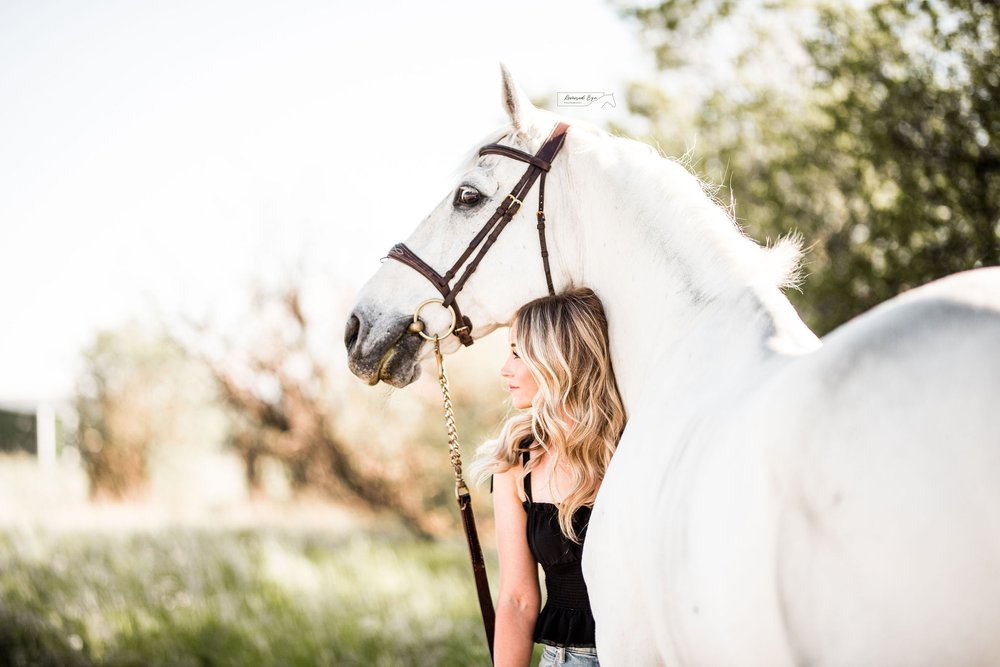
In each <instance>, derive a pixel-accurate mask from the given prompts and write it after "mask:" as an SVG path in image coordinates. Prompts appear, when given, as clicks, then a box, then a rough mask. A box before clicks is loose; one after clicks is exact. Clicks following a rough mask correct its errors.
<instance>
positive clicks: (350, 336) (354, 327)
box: [344, 315, 361, 354]
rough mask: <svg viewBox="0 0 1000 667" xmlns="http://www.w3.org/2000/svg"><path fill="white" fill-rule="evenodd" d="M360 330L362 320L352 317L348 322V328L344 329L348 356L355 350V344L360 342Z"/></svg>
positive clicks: (355, 316)
mask: <svg viewBox="0 0 1000 667" xmlns="http://www.w3.org/2000/svg"><path fill="white" fill-rule="evenodd" d="M360 330H361V320H359V319H358V316H357V315H351V317H350V319H348V320H347V327H346V328H345V329H344V345H345V346H346V347H347V353H348V354H350V353H351V351H352V350H353V349H354V344H355V343H357V342H358V331H360Z"/></svg>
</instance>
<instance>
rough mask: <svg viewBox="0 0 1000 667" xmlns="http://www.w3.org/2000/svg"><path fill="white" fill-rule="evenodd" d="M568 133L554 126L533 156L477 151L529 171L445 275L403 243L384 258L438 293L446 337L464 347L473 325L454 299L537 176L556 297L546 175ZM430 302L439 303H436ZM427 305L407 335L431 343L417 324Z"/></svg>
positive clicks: (545, 254)
mask: <svg viewBox="0 0 1000 667" xmlns="http://www.w3.org/2000/svg"><path fill="white" fill-rule="evenodd" d="M568 129H569V125H567V124H566V123H558V124H556V126H555V127H554V128H553V129H552V132H551V133H550V134H549V137H548V139H546V140H545V143H544V144H542V147H541V148H540V149H538V152H537V153H535V154H534V155H531V154H530V153H525V152H524V151H520V150H518V149H516V148H512V147H510V146H502V145H500V144H487V145H486V146H483V147H482V148H480V149H479V155H481V156H482V155H487V154H490V153H495V154H496V155H503V156H504V157H509V158H512V159H514V160H520V161H521V162H526V163H528V169H527V171H525V172H524V175H523V176H522V177H521V180H520V181H518V182H517V185H515V186H514V189H513V190H511V191H510V193H509V194H508V195H507V196H506V197H504V198H503V201H501V202H500V206H498V207H497V210H496V212H495V213H494V214H493V215H492V216H491V217H490V219H489V220H487V221H486V224H485V225H483V227H482V229H480V230H479V233H477V234H476V236H475V238H473V239H472V241H471V242H470V243H469V247H468V248H466V249H465V252H463V253H462V255H461V257H459V258H458V261H456V262H455V263H454V264H453V265H452V267H451V268H450V269H448V271H447V272H446V273H445V274H444V275H441V274H439V273H438V272H437V271H435V270H434V269H433V268H431V266H430V265H429V264H428V263H427V262H425V261H424V260H422V259H420V258H419V257H417V255H416V253H414V252H413V251H412V250H410V249H409V248H407V247H406V245H404V244H402V243H397V244H396V245H394V246H393V247H392V250H390V251H389V254H388V255H387V256H388V257H390V258H392V259H395V260H397V261H399V262H402V263H403V264H406V265H407V266H409V267H410V268H412V269H414V270H415V271H417V272H418V273H420V274H421V275H422V276H424V277H425V278H427V280H429V281H430V283H431V284H432V285H434V287H435V288H436V289H437V291H439V292H440V293H441V296H442V297H443V298H444V300H443V301H441V302H440V303H441V305H442V306H444V307H445V308H450V309H451V311H452V314H453V316H454V317H453V323H452V329H451V331H449V332H448V333H454V334H455V335H456V336H458V339H459V340H460V341H462V344H463V345H472V321H471V320H470V319H469V318H468V317H467V316H465V315H462V311H461V310H459V308H458V302H457V301H456V300H455V298H456V297H457V296H458V293H459V292H461V291H462V288H463V287H465V283H466V281H468V280H469V277H470V276H472V274H473V273H474V272H475V270H476V268H477V267H478V266H479V262H480V261H482V259H483V256H485V255H486V253H487V252H488V251H489V249H490V248H491V247H492V246H493V244H494V243H495V242H496V240H497V237H498V236H500V232H502V231H503V230H504V228H505V227H506V226H507V223H508V222H510V221H511V219H512V218H513V217H514V214H515V213H517V211H518V209H519V208H521V204H522V202H523V201H524V198H525V197H526V196H527V195H528V192H529V191H530V190H531V186H532V185H534V184H535V180H537V179H538V177H539V176H541V180H540V181H539V183H538V212H537V214H536V215H537V217H538V225H537V228H538V244H539V246H540V247H541V254H542V265H543V266H544V268H545V283H546V285H547V286H548V288H549V294H555V289H554V288H553V287H552V273H551V271H550V270H549V251H548V249H547V248H546V245H545V174H546V173H548V171H549V169H550V168H551V167H552V160H553V159H555V156H556V154H557V153H559V149H560V148H562V145H563V140H564V139H565V138H566V130H568ZM477 248H478V249H479V252H477V253H476V256H475V257H473V259H472V261H471V262H469V264H468V266H466V267H465V271H464V272H463V273H462V276H461V277H460V278H459V279H458V281H457V282H456V283H455V285H454V286H452V285H451V281H452V279H454V278H455V276H456V275H457V274H458V271H459V269H461V268H462V265H463V264H465V262H466V260H468V259H469V257H470V256H471V255H472V253H474V252H476V249H477ZM431 301H433V302H435V303H437V302H438V301H437V300H436V299H433V300H431ZM427 303H428V302H427V301H425V302H424V303H422V304H421V305H420V307H418V308H417V312H416V313H414V315H413V322H414V324H413V325H412V326H411V329H410V331H412V332H414V333H419V334H420V335H421V336H424V338H428V339H431V338H432V337H431V336H428V335H426V334H425V333H424V332H423V325H422V323H421V322H420V321H419V315H420V309H421V308H423V306H425V305H427ZM455 323H460V324H461V326H459V327H458V328H457V329H456V328H455ZM448 333H445V334H443V335H441V338H444V337H445V336H447V335H448Z"/></svg>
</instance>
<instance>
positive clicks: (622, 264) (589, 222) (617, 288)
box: [574, 183, 819, 411]
mask: <svg viewBox="0 0 1000 667" xmlns="http://www.w3.org/2000/svg"><path fill="white" fill-rule="evenodd" d="M593 185H594V187H595V188H599V187H600V186H599V185H598V184H597V183H594V184H593ZM638 187H641V186H638ZM593 192H595V191H592V197H593ZM602 194H603V195H605V196H601V197H597V198H596V199H597V200H598V201H599V202H600V203H595V199H593V198H588V199H589V200H590V203H589V204H588V205H587V210H582V209H581V210H579V211H578V212H577V213H576V214H575V216H574V217H576V219H577V221H578V223H579V224H582V225H583V228H584V230H585V232H584V238H583V244H584V247H583V248H582V254H583V255H584V256H585V257H586V263H585V266H584V268H582V270H581V274H580V275H581V276H582V279H581V281H580V282H582V284H584V285H588V286H591V287H593V288H594V289H595V290H596V291H597V292H598V294H599V295H600V296H601V298H602V300H603V301H604V303H605V307H606V309H607V311H608V319H609V328H610V332H609V333H610V336H611V343H612V358H613V362H614V364H615V373H616V377H617V380H618V385H619V389H620V390H621V393H622V398H623V400H624V401H625V404H626V407H627V408H628V409H629V410H630V411H632V410H634V409H635V408H636V407H637V406H638V405H639V402H640V401H642V400H643V399H644V398H646V397H647V395H648V394H647V392H652V391H655V393H656V398H657V400H658V401H674V402H678V401H683V402H685V403H688V402H691V401H697V400H699V397H714V396H720V395H722V394H723V393H725V392H727V391H729V390H731V389H732V388H733V387H735V386H737V385H738V384H739V383H740V381H741V380H743V379H745V378H749V377H751V376H753V375H754V373H755V371H757V370H759V369H760V368H761V364H762V363H764V362H766V361H767V360H769V359H772V358H774V356H775V355H782V354H801V353H804V352H808V351H811V350H813V349H815V348H816V347H818V346H819V341H818V339H817V338H816V337H815V336H814V335H813V334H812V332H811V331H809V329H808V328H807V327H806V326H805V324H803V323H802V320H801V319H800V318H799V316H798V314H797V313H796V312H795V310H794V309H793V308H792V306H791V304H790V303H789V302H788V300H787V299H786V298H785V297H784V295H783V294H781V292H780V290H779V289H778V288H777V287H775V286H773V285H768V284H766V283H763V284H762V283H755V282H753V281H751V280H747V277H746V275H745V272H744V274H742V275H740V273H739V272H738V271H737V272H729V271H728V270H727V266H726V262H727V261H729V260H731V257H728V256H726V251H727V248H726V247H725V244H722V246H720V245H719V244H714V241H713V239H712V238H710V235H709V234H706V235H704V237H703V238H701V239H698V238H697V235H692V234H691V233H690V229H688V230H682V229H681V226H683V225H685V224H687V225H690V224H692V223H691V221H690V220H687V219H685V220H678V219H671V218H672V217H675V216H676V215H678V214H677V212H676V211H671V210H670V209H669V207H666V206H662V205H660V206H649V205H648V204H647V205H645V206H644V205H643V203H642V202H641V201H639V199H641V197H640V198H631V197H628V196H623V194H624V193H622V192H615V193H612V192H607V191H605V192H603V193H602ZM705 204H706V205H710V206H714V204H709V203H708V202H707V201H706V202H705ZM650 209H652V210H650ZM688 213H690V211H686V212H684V213H683V215H687V214H688ZM672 225H673V226H674V227H673V228H672V227H671V226H672ZM672 229H673V230H675V231H676V232H677V233H673V232H672V231H671V230H672ZM728 231H731V232H732V234H733V235H736V236H738V232H737V231H736V230H735V229H730V230H728ZM716 240H717V239H716ZM737 241H738V242H742V241H743V239H737ZM727 243H728V241H727ZM685 244H687V245H688V246H695V245H696V246H697V247H685ZM713 244H714V245H713ZM729 250H731V248H730V249H729ZM713 253H717V254H719V256H718V257H712V254H713ZM696 262H697V263H700V264H699V265H696ZM706 263H707V266H706Z"/></svg>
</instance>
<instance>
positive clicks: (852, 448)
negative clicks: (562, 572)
mask: <svg viewBox="0 0 1000 667" xmlns="http://www.w3.org/2000/svg"><path fill="white" fill-rule="evenodd" d="M502 70H503V76H502V79H503V81H502V94H503V95H502V97H503V104H504V108H505V109H506V112H507V114H508V115H509V117H510V121H511V125H510V126H509V127H505V128H504V129H503V130H502V131H501V132H498V133H495V134H493V135H492V136H490V137H489V138H488V139H487V141H501V142H502V143H505V144H508V145H511V146H515V147H518V148H520V149H521V150H524V151H527V152H530V153H534V151H535V150H536V149H537V148H538V146H539V145H540V144H541V142H542V141H543V140H544V138H545V136H546V135H547V133H548V132H549V130H550V129H551V128H552V126H553V124H554V123H555V122H556V121H557V120H559V119H558V118H557V117H556V116H554V115H553V114H551V113H549V112H547V111H543V110H539V109H535V108H534V107H533V106H532V105H531V104H530V102H529V101H528V100H527V98H526V97H525V96H524V94H523V93H522V92H521V91H520V89H519V88H518V87H517V85H516V84H515V82H514V81H513V80H512V78H511V77H510V75H509V73H508V72H507V70H506V69H503V68H502ZM525 166H526V165H525V164H523V163H522V162H517V161H515V160H511V159H508V158H506V157H503V156H499V155H485V156H483V157H478V158H477V157H474V156H470V157H469V159H467V161H466V164H465V168H466V171H465V173H464V174H463V175H462V177H461V180H460V182H459V183H457V184H456V189H457V190H460V191H461V193H462V196H463V198H464V199H465V200H466V201H467V202H473V204H472V205H459V204H457V203H456V202H455V201H454V200H453V194H452V193H449V194H448V196H447V197H445V199H444V200H443V201H442V202H441V203H440V204H439V205H438V206H437V208H435V209H434V210H433V211H432V212H431V213H430V214H429V215H428V216H427V218H426V219H425V220H424V221H423V222H422V223H421V224H420V225H419V226H418V227H417V228H416V230H415V231H414V232H413V234H412V236H411V237H410V238H409V239H407V241H406V243H407V245H408V246H409V247H410V248H411V249H413V250H414V251H415V252H416V253H417V254H418V255H420V257H422V258H423V259H424V260H425V261H426V262H428V263H429V264H430V265H431V266H433V267H435V268H436V269H437V270H438V271H439V272H443V271H444V269H445V268H446V267H448V266H450V265H451V264H452V262H454V261H455V259H456V258H457V257H458V256H459V255H460V254H461V252H462V250H464V249H465V247H466V245H467V244H468V243H469V240H470V239H471V238H472V236H473V235H474V233H475V232H476V231H477V230H478V229H479V228H480V226H481V225H482V223H483V221H484V220H485V219H486V218H488V217H489V216H490V214H491V213H492V212H493V210H494V209H495V207H496V206H497V205H498V204H499V203H500V202H501V199H502V198H504V197H505V195H506V193H507V192H508V191H510V189H511V186H512V184H513V183H514V182H515V181H516V180H517V179H518V178H519V177H520V176H521V174H522V173H523V172H524V169H525ZM475 193H478V195H477V194H475ZM477 196H478V197H479V203H478V204H476V203H475V201H476V198H477ZM536 196H537V185H536V187H535V188H534V189H533V190H532V193H531V195H530V197H529V200H528V201H525V204H524V205H525V208H526V209H527V210H524V211H521V212H520V213H519V214H517V215H516V216H515V217H514V220H513V222H512V223H511V224H510V225H509V227H508V229H507V230H506V231H505V232H504V233H503V234H502V235H500V237H499V239H498V240H497V242H496V244H495V246H494V247H493V248H492V249H491V250H490V252H489V253H488V254H487V255H486V256H485V258H484V259H483V261H482V264H481V265H480V266H479V269H478V270H477V271H476V273H474V274H473V275H472V277H471V279H470V280H469V282H468V284H467V285H466V287H465V289H464V291H463V292H462V293H461V294H460V295H459V296H458V302H459V303H460V305H461V308H462V311H463V312H464V313H465V314H466V315H468V316H469V317H470V319H471V321H472V322H473V323H474V329H473V332H472V333H473V336H474V337H480V336H483V335H486V334H487V333H489V332H490V331H492V330H493V329H495V328H497V327H499V326H503V325H505V324H507V323H508V322H509V321H510V318H511V316H512V314H513V312H514V310H515V309H516V308H517V307H518V306H519V305H521V304H522V303H524V302H526V301H528V300H530V299H532V298H535V297H538V296H540V295H542V294H545V293H546V289H545V281H544V277H543V274H542V268H541V261H540V260H539V256H538V236H537V232H536V229H535V223H534V216H533V215H532V214H531V211H532V210H533V209H534V204H535V197H536ZM545 199H546V201H545V204H546V212H547V214H548V222H549V224H548V241H549V250H550V252H551V256H552V262H553V277H554V279H555V283H556V288H557V290H558V289H559V288H564V287H566V286H568V285H570V284H575V285H586V286H590V287H592V288H593V289H594V290H595V291H596V292H597V293H598V295H599V296H600V297H601V299H602V300H603V302H604V304H605V306H606V308H607V312H608V317H609V320H610V334H611V342H612V348H613V362H614V365H615V371H616V374H617V378H618V383H619V386H620V388H621V392H622V396H623V398H624V401H625V405H626V408H627V410H628V413H629V417H630V419H629V423H628V427H627V428H626V431H625V434H624V436H623V437H622V440H621V443H620V445H619V448H618V452H617V453H616V454H615V457H614V459H613V462H612V464H611V467H610V469H609V470H608V473H607V477H606V478H605V480H604V483H603V486H602V488H601V491H600V494H599V496H598V498H597V502H596V506H595V508H594V512H593V517H592V519H591V524H590V529H589V533H588V538H587V545H586V548H585V555H584V563H583V564H584V572H585V576H586V580H587V585H588V588H589V590H590V595H591V600H592V605H593V609H594V614H595V618H596V622H597V645H598V650H599V652H600V656H601V662H602V664H605V665H608V666H609V667H614V666H615V665H705V666H708V667H718V666H723V665H740V666H745V665H760V666H762V667H781V666H784V665H810V666H814V667H815V666H842V667H859V666H864V665H872V666H876V665H877V666H880V667H884V666H888V665H928V666H931V665H934V666H942V665H948V666H956V665H988V664H992V665H996V664H1000V269H981V270H976V271H970V272H966V273H962V274H958V275H955V276H951V277H949V278H946V279H943V280H940V281H937V282H934V283H932V284H930V285H927V286H924V287H921V288H919V289H914V290H912V291H910V292H908V293H906V294H904V295H902V296H900V297H897V298H895V299H892V300H891V301H889V302H887V303H885V304H883V305H881V306H879V307H877V308H875V309H874V310H872V311H871V312H869V313H867V314H865V315H863V316H861V317H859V318H857V319H855V320H853V321H852V322H850V323H848V324H846V325H844V326H843V327H841V328H840V329H838V330H836V331H835V332H833V333H832V334H830V335H829V336H827V337H826V338H825V339H824V340H823V342H822V344H821V343H820V341H819V340H818V339H817V338H816V336H814V335H813V334H812V332H810V331H809V329H808V328H807V327H806V326H805V325H804V324H803V323H802V321H801V319H800V318H799V317H798V315H797V314H796V313H795V311H794V309H793V308H792V306H791V305H790V304H789V302H788V300H787V299H786V298H785V297H784V295H783V294H782V292H781V287H782V286H783V284H784V282H785V281H786V280H787V277H788V274H789V271H790V270H792V269H793V267H794V264H795V263H796V261H797V256H798V253H797V249H796V247H795V245H794V244H789V243H779V244H778V245H777V246H775V247H774V248H771V249H765V248H761V247H760V246H758V245H757V244H756V243H754V242H753V241H751V240H750V239H748V238H746V237H745V236H743V235H742V234H741V233H740V231H739V230H738V228H737V227H736V225H735V224H734V223H733V221H732V220H731V219H730V217H729V216H728V215H727V214H726V212H725V211H724V210H722V209H721V208H720V207H719V206H718V205H717V204H716V203H715V202H714V201H712V199H711V198H710V197H708V196H706V194H704V192H703V190H702V188H701V187H700V185H699V183H698V181H697V180H696V179H695V178H694V177H693V176H692V175H691V174H690V173H688V172H687V170H686V169H684V168H683V167H681V166H679V165H678V164H676V163H674V162H672V161H670V160H667V159H664V158H661V157H660V156H659V155H657V154H656V153H655V152H654V151H653V150H651V149H650V148H649V147H647V146H645V145H643V144H640V143H637V142H634V141H630V140H626V139H621V138H613V137H610V136H608V135H607V134H606V133H604V132H602V131H600V130H599V129H597V128H594V127H591V126H588V125H585V124H582V123H579V122H572V123H571V127H570V129H569V132H568V134H567V139H566V144H565V147H564V148H563V150H562V152H561V153H559V155H558V156H557V157H556V159H555V160H554V162H553V165H552V169H551V171H550V172H549V173H548V184H547V186H546V197H545ZM436 296H438V295H437V294H436V292H435V290H434V288H433V287H432V286H431V284H430V283H429V282H428V281H427V280H425V279H424V278H423V277H422V276H421V275H419V274H418V273H417V272H416V271H414V270H413V269H412V268H410V267H408V266H406V265H404V264H401V263H398V262H393V261H386V262H385V263H384V264H383V266H382V267H381V268H380V269H379V271H378V272H377V273H376V274H375V275H374V276H373V277H372V278H371V280H370V281H369V282H368V283H367V284H366V285H365V287H364V288H363V290H362V291H361V294H360V295H359V297H358V300H357V304H356V307H355V310H354V313H353V315H352V316H351V319H350V320H349V322H348V327H347V336H346V342H347V346H348V350H349V364H350V367H351V369H352V371H353V372H354V373H355V374H357V375H358V376H360V377H361V378H363V379H365V380H366V381H368V382H369V383H371V384H375V383H377V382H379V381H385V382H388V383H389V384H392V385H395V386H404V385H406V384H408V383H410V382H412V381H413V380H414V379H415V378H416V376H417V375H418V373H419V365H418V362H419V360H421V359H423V358H426V357H427V356H428V355H429V354H430V353H431V350H430V346H429V344H426V343H425V341H424V340H423V339H421V338H419V337H418V336H416V335H412V334H409V333H407V330H406V326H407V323H408V322H409V321H410V319H411V318H412V314H413V312H414V309H415V307H416V306H417V304H419V303H420V302H422V301H423V300H425V299H428V298H433V297H436ZM421 315H422V317H423V319H424V320H426V322H427V327H428V328H429V329H432V330H435V331H441V330H445V329H447V325H448V322H449V320H450V315H449V314H448V313H447V312H446V311H444V310H443V309H441V308H440V307H436V308H435V309H434V310H431V309H429V308H428V309H425V310H424V311H423V312H422V313H421ZM443 347H444V349H445V352H446V353H448V352H453V351H454V350H456V349H457V348H458V347H459V343H458V341H456V339H455V337H450V338H448V339H446V340H445V343H444V345H443Z"/></svg>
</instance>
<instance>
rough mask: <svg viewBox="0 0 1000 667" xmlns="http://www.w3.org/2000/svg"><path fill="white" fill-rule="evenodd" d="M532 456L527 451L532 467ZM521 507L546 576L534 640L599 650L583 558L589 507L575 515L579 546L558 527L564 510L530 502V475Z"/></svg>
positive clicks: (534, 552)
mask: <svg viewBox="0 0 1000 667" xmlns="http://www.w3.org/2000/svg"><path fill="white" fill-rule="evenodd" d="M528 459H529V454H528V452H527V451H525V452H523V453H522V462H523V464H524V465H527V463H528ZM524 494H525V495H526V496H527V497H528V499H527V500H525V501H524V502H523V503H522V505H523V506H524V510H525V511H526V512H527V513H528V547H529V548H530V549H531V553H532V555H533V556H534V557H535V560H536V561H538V564H539V565H541V566H542V571H544V572H545V593H546V600H545V606H544V607H543V608H542V611H541V612H540V613H539V614H538V621H537V622H536V623H535V633H534V641H536V642H538V643H541V644H549V645H552V646H581V647H583V646H590V647H592V646H594V645H595V644H594V615H593V614H592V613H591V611H590V598H589V597H588V595H587V585H586V584H585V583H584V581H583V569H582V567H581V565H580V559H581V557H582V555H583V543H584V539H585V538H586V535H587V524H588V523H589V522H590V508H589V507H581V508H580V509H578V510H577V511H576V514H574V515H573V528H574V529H575V530H576V534H577V537H579V538H580V544H577V543H575V542H573V541H572V540H570V539H569V538H568V537H566V536H565V535H563V532H562V530H561V529H560V528H559V507H558V506H557V505H554V504H552V503H536V502H533V501H532V499H531V473H528V474H527V475H525V476H524Z"/></svg>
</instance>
